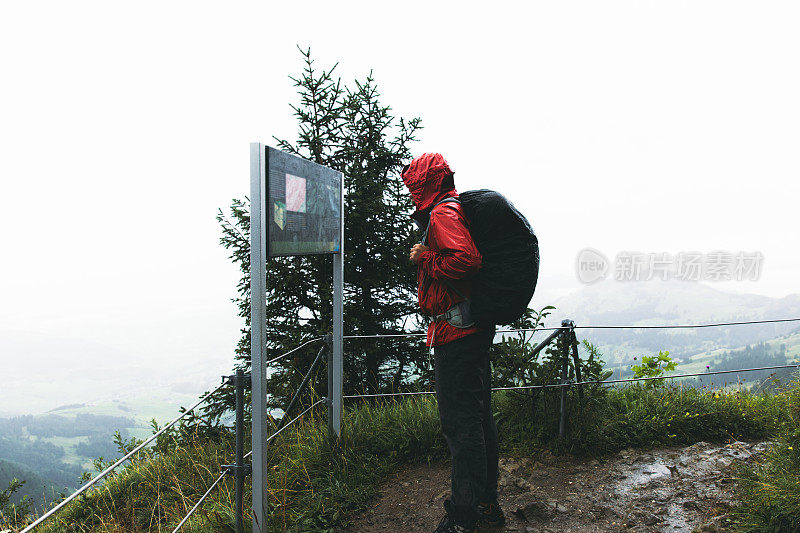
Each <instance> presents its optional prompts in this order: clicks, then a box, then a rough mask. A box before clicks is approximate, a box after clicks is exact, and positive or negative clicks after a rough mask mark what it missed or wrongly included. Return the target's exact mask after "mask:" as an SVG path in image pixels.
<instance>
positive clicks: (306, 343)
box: [264, 337, 325, 365]
mask: <svg viewBox="0 0 800 533" xmlns="http://www.w3.org/2000/svg"><path fill="white" fill-rule="evenodd" d="M324 338H325V337H315V338H313V339H311V340H309V341H307V342H304V343H303V344H301V345H300V346H298V347H297V348H293V349H291V350H289V351H288V352H286V353H285V354H283V355H279V356H278V357H276V358H274V359H270V360H269V361H267V362H266V363H264V364H265V365H269V364H272V363H274V362H275V361H278V360H280V359H283V358H284V357H286V356H289V355H292V354H293V353H294V352H296V351H298V350H301V349H303V348H305V347H306V346H308V345H309V344H313V343H315V342H317V341H321V340H323V339H324Z"/></svg>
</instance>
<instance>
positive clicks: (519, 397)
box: [42, 385, 800, 532]
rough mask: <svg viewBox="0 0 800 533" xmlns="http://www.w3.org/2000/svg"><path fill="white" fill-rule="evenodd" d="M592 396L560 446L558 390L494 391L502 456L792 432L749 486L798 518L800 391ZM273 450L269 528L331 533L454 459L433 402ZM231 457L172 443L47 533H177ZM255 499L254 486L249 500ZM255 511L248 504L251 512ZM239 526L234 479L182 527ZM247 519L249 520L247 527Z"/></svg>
mask: <svg viewBox="0 0 800 533" xmlns="http://www.w3.org/2000/svg"><path fill="white" fill-rule="evenodd" d="M584 394H585V399H584V401H583V402H581V401H580V400H579V398H578V395H577V391H575V390H574V389H573V390H572V391H571V392H570V399H569V405H570V412H569V432H568V435H567V438H566V439H564V440H563V441H562V440H559V439H558V409H557V405H558V404H557V401H558V393H557V392H556V391H550V392H548V394H546V395H545V394H541V393H540V394H539V395H538V396H528V395H523V394H519V393H516V392H512V391H503V392H499V393H496V394H495V396H494V400H493V407H494V410H495V416H496V418H497V420H498V426H499V429H500V437H501V449H502V453H504V454H512V455H513V454H528V453H532V452H536V451H541V450H542V449H551V450H553V451H554V452H556V453H572V454H575V455H603V454H608V453H611V452H613V451H616V450H620V449H623V448H629V447H650V446H654V445H665V444H667V445H670V444H676V445H677V444H681V445H686V444H691V443H693V442H697V441H701V440H704V441H717V442H724V441H729V440H746V439H764V438H769V437H771V436H772V435H775V434H776V433H779V432H781V431H783V432H786V431H788V430H787V428H790V427H794V428H795V430H794V431H795V433H796V434H797V435H796V439H797V442H796V447H795V446H791V444H788V443H794V442H795V441H793V440H788V439H790V438H795V437H792V436H791V435H795V434H794V433H792V434H791V435H789V436H788V437H786V439H787V440H786V442H787V444H786V445H785V446H784V447H783V448H778V447H776V450H778V449H783V452H782V453H784V455H781V456H780V458H781V461H784V462H775V463H774V464H775V466H774V467H770V468H772V470H770V469H769V468H767V467H766V466H764V467H763V468H764V470H763V471H762V470H759V471H756V472H754V473H753V474H752V476H751V479H752V480H753V485H752V487H758V488H757V489H753V490H752V493H753V494H759V495H762V496H763V498H770V499H771V500H770V501H772V499H775V498H778V499H780V498H779V497H778V495H785V496H786V501H785V502H783V503H781V504H780V505H781V507H780V508H781V509H783V510H784V511H785V513H784V514H785V515H786V516H794V517H797V516H800V490H798V487H800V479H798V478H797V472H798V465H800V456H798V455H794V454H795V453H796V452H795V450H796V451H797V452H800V430H797V429H796V428H797V427H798V426H797V420H798V417H797V412H798V411H797V409H798V405H800V403H799V402H800V393H798V392H797V391H796V390H795V391H794V392H786V393H781V394H778V395H773V396H767V395H754V394H751V393H749V392H747V391H736V392H708V391H704V390H696V389H682V388H680V387H673V386H664V387H645V386H641V385H633V386H629V387H625V388H619V389H603V388H597V387H594V388H587V389H586V390H585V391H584ZM790 446H791V447H792V449H789V447H790ZM269 452H270V460H269V464H270V468H269V470H268V480H269V493H270V498H269V502H270V508H269V510H270V516H269V524H268V529H269V530H270V531H333V529H334V528H335V527H341V526H343V525H345V524H346V523H347V521H348V517H350V516H352V515H353V514H354V513H355V512H357V511H359V510H361V509H363V508H365V507H366V505H367V504H368V502H369V501H370V500H371V499H372V498H373V497H374V496H375V494H376V490H377V487H378V485H379V483H380V482H381V481H382V480H383V479H385V477H386V476H387V474H388V473H390V472H391V471H392V470H393V469H394V468H396V467H397V466H398V465H400V464H404V463H419V462H430V461H436V460H441V459H445V458H446V457H447V452H446V447H445V444H444V441H443V439H442V437H441V432H440V428H439V420H438V413H437V408H436V402H435V399H434V398H433V397H431V396H413V397H407V398H404V399H402V400H390V401H386V402H381V403H363V404H360V405H351V406H350V407H349V408H348V409H347V410H346V413H345V418H344V424H343V435H342V439H341V440H340V441H339V442H334V441H333V440H332V439H331V437H330V436H329V435H328V432H327V427H326V423H325V420H324V412H321V411H320V412H314V411H312V412H311V413H310V414H309V415H307V416H306V417H305V418H304V420H303V423H302V424H301V425H294V426H291V427H290V428H289V429H287V431H285V432H283V433H282V434H281V435H280V436H279V437H278V438H277V439H275V441H274V444H273V445H271V446H270V448H269ZM776 453H777V452H776ZM232 455H233V449H232V443H231V440H230V439H228V438H226V439H223V440H222V441H221V442H216V443H202V444H201V443H195V444H192V445H184V446H172V447H169V446H166V447H164V448H163V451H162V452H161V453H154V454H152V456H143V457H141V458H140V459H139V460H137V461H135V462H134V463H132V464H131V465H130V466H128V467H127V468H125V469H123V470H122V471H121V472H120V473H119V474H117V475H115V476H114V477H113V478H111V479H110V480H109V481H108V482H106V483H104V484H102V486H101V487H99V488H98V489H97V490H93V491H90V493H89V494H87V495H86V496H85V497H81V498H79V499H78V500H77V501H76V502H75V503H73V504H70V505H68V506H67V507H66V508H65V509H64V510H63V511H62V512H60V513H59V514H57V515H56V517H55V518H54V519H53V520H51V521H49V522H48V524H47V526H46V527H44V528H43V529H42V531H171V530H172V528H174V527H175V525H177V523H178V522H179V521H180V519H181V518H182V517H183V516H184V515H185V514H186V512H187V511H188V509H189V508H191V507H192V505H194V503H195V502H196V501H197V500H198V499H199V497H200V496H201V495H202V494H203V493H204V492H205V491H206V489H207V488H208V487H209V486H210V484H211V483H212V482H213V481H214V480H215V479H216V477H217V475H218V472H219V465H221V464H226V463H229V462H231V457H232ZM787 461H788V462H787ZM776 469H777V470H776ZM778 471H780V472H784V474H781V476H783V477H780V479H782V480H784V481H785V483H784V485H780V486H774V487H773V486H771V487H772V488H770V489H769V490H767V489H765V488H764V487H765V486H767V485H764V483H768V482H769V480H771V479H773V478H774V476H775V475H776V472H778ZM792 472H794V473H792ZM789 473H792V474H791V475H789ZM759 476H761V477H759ZM762 482H763V483H762ZM248 483H249V481H248ZM758 483H762V484H761V485H758ZM790 489H791V490H793V491H794V492H790ZM770 490H771V491H772V492H770ZM249 491H250V486H249V484H248V485H247V486H246V488H245V494H249ZM761 501H762V500H759V502H761ZM781 501H782V500H781ZM792 505H794V507H792ZM249 506H250V502H249V499H246V501H245V508H249ZM745 509H750V511H743V512H742V524H748V523H751V522H753V521H754V520H755V519H754V518H753V519H752V520H751V521H750V522H747V521H746V520H744V518H745V517H752V516H754V515H755V510H756V509H762V507H761V503H759V504H758V505H756V504H755V503H754V504H753V505H752V506H751V507H745ZM759 512H762V513H767V514H768V513H769V512H768V511H763V510H762V511H759ZM233 520H234V518H233V481H232V479H229V478H226V479H225V480H224V482H222V483H220V485H219V486H218V487H217V488H216V489H215V491H214V492H213V493H212V495H211V497H210V498H209V499H208V500H207V501H206V502H205V503H204V504H203V505H202V506H201V507H200V509H199V510H198V512H197V513H195V515H194V516H193V517H192V518H191V519H190V520H189V522H188V523H187V524H186V525H185V526H184V528H183V531H196V532H199V531H232V525H233ZM249 521H250V517H249V516H246V518H245V522H246V524H249ZM787 523H791V524H794V525H796V523H794V522H787ZM748 527H750V526H748ZM754 530H756V529H754ZM762 531H767V530H766V529H763V530H762ZM770 531H772V530H770ZM775 531H778V530H775ZM787 531H788V530H787Z"/></svg>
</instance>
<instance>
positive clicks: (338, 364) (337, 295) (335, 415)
mask: <svg viewBox="0 0 800 533" xmlns="http://www.w3.org/2000/svg"><path fill="white" fill-rule="evenodd" d="M339 212H340V213H344V194H343V195H342V196H341V198H340V209H339ZM340 224H341V225H340V227H339V231H340V232H341V233H340V235H341V236H342V244H341V246H340V247H339V253H338V254H335V255H334V256H333V365H332V366H329V367H328V372H329V373H330V374H331V376H332V377H331V379H329V380H328V382H329V383H331V384H332V385H333V387H332V388H331V389H329V390H328V396H330V397H331V401H330V403H329V404H328V405H329V408H328V409H329V410H328V417H329V420H330V421H331V422H330V427H331V429H332V430H333V432H334V433H335V434H336V436H337V437H341V436H342V387H343V384H344V383H343V379H344V372H343V364H344V362H343V357H342V348H343V346H342V345H343V342H344V336H343V335H344V216H342V218H341V223H340Z"/></svg>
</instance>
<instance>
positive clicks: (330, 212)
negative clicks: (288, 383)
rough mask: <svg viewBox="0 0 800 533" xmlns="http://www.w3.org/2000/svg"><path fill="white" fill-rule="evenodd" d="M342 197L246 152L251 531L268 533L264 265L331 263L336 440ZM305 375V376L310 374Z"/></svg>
mask: <svg viewBox="0 0 800 533" xmlns="http://www.w3.org/2000/svg"><path fill="white" fill-rule="evenodd" d="M343 196H344V191H343V180H342V173H341V172H338V171H335V170H333V169H330V168H327V167H324V166H322V165H318V164H316V163H314V162H312V161H308V160H306V159H303V158H301V157H297V156H295V155H292V154H288V153H286V152H281V151H280V150H276V149H275V148H271V147H269V146H266V145H264V144H261V143H251V144H250V300H251V301H250V325H251V330H250V337H251V339H250V362H251V365H252V372H251V376H252V419H253V435H252V446H253V450H252V455H253V467H252V475H253V531H254V532H256V533H261V532H265V531H266V530H267V522H266V521H267V517H268V515H269V502H268V499H267V495H268V492H267V475H266V472H267V442H268V439H269V435H268V434H267V431H268V429H269V424H268V421H269V420H268V415H267V410H266V401H267V390H266V380H267V365H266V364H265V362H266V361H268V358H267V318H268V317H267V301H266V296H267V258H268V257H279V256H288V255H309V254H332V255H333V339H332V344H333V350H332V356H331V358H330V359H329V364H328V384H329V387H328V417H329V425H330V427H331V429H332V431H333V432H334V433H335V434H336V435H337V436H340V435H341V430H342V385H343V371H342V370H343V362H342V342H343V299H344V250H343V243H344V215H343V213H344V198H343ZM309 375H310V374H309Z"/></svg>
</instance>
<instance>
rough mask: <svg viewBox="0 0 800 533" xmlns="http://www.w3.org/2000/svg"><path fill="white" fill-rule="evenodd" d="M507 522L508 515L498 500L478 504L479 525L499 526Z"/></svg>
mask: <svg viewBox="0 0 800 533" xmlns="http://www.w3.org/2000/svg"><path fill="white" fill-rule="evenodd" d="M505 523H506V517H505V515H504V514H503V510H502V509H500V504H499V503H497V500H495V501H493V502H491V503H483V502H481V503H479V504H478V525H479V526H488V527H498V526H502V525H503V524H505Z"/></svg>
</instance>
